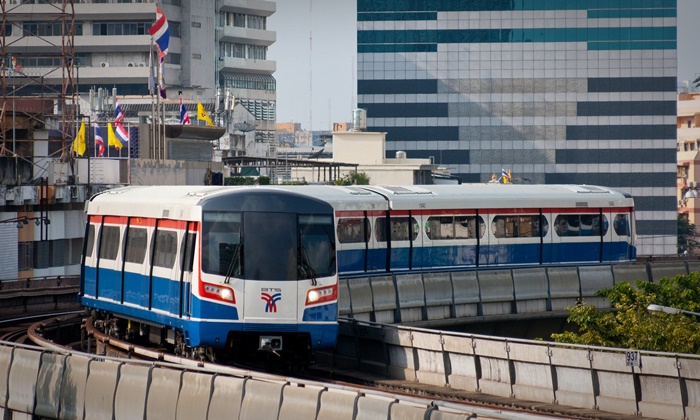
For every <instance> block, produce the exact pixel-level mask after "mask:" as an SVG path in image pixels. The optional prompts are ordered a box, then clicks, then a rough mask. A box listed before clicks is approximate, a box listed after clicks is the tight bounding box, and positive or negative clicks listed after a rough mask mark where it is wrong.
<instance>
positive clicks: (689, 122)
mask: <svg viewBox="0 0 700 420" xmlns="http://www.w3.org/2000/svg"><path fill="white" fill-rule="evenodd" d="M690 124H691V121H690V120H688V128H690Z"/></svg>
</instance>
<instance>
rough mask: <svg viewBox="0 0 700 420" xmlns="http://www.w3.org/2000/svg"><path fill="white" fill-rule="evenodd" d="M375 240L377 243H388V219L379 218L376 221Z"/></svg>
mask: <svg viewBox="0 0 700 420" xmlns="http://www.w3.org/2000/svg"><path fill="white" fill-rule="evenodd" d="M374 239H376V241H377V242H386V217H378V218H377V220H375V221H374Z"/></svg>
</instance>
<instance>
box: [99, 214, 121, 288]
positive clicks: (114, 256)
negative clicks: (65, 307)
mask: <svg viewBox="0 0 700 420" xmlns="http://www.w3.org/2000/svg"><path fill="white" fill-rule="evenodd" d="M125 221H126V218H123V217H116V216H105V217H104V218H103V219H102V226H101V227H100V233H99V235H98V238H99V244H98V246H97V254H98V262H97V275H96V279H97V295H96V297H98V298H100V299H108V300H113V301H115V302H121V291H122V263H121V258H122V257H121V252H120V251H121V248H122V246H121V245H122V229H123V228H124V224H125V223H124V222H125Z"/></svg>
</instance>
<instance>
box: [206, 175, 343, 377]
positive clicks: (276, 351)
mask: <svg viewBox="0 0 700 420" xmlns="http://www.w3.org/2000/svg"><path fill="white" fill-rule="evenodd" d="M200 205H201V209H202V235H201V249H200V252H201V253H200V255H201V258H200V261H201V270H200V271H201V275H200V282H199V287H198V288H195V290H194V291H193V308H192V313H193V317H197V318H199V319H200V320H201V322H199V323H198V324H197V328H198V329H199V331H197V332H198V333H199V336H200V337H199V340H197V341H199V342H200V343H201V344H200V345H202V346H205V347H217V346H219V345H220V344H221V343H225V346H224V351H228V352H230V353H231V355H232V356H233V357H234V358H235V359H239V360H240V359H241V358H245V357H246V356H250V355H256V356H259V355H260V354H261V352H262V353H263V354H267V355H270V356H271V358H272V360H275V359H278V357H279V359H280V360H282V361H284V362H285V363H287V364H295V365H305V364H308V363H309V362H310V361H311V360H310V357H311V352H312V350H317V349H328V348H332V347H334V346H335V342H336V336H337V332H338V324H337V317H338V275H337V269H336V250H335V234H334V225H333V208H332V207H331V206H330V205H329V204H328V203H326V202H323V201H321V200H318V199H315V198H312V197H309V196H306V195H303V194H302V190H301V189H300V190H298V192H293V191H283V190H279V189H255V188H252V189H243V190H237V191H234V192H231V193H226V194H217V195H213V196H212V197H208V198H205V199H203V200H202V201H201V202H200ZM234 319H235V320H237V322H232V321H233V320H234ZM193 333H194V331H193Z"/></svg>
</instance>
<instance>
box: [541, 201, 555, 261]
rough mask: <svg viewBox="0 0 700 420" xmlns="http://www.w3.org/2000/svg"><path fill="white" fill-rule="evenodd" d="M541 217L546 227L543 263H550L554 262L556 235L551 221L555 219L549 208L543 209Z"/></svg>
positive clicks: (543, 237) (543, 243)
mask: <svg viewBox="0 0 700 420" xmlns="http://www.w3.org/2000/svg"><path fill="white" fill-rule="evenodd" d="M540 217H541V219H542V222H541V223H542V226H543V228H544V231H543V236H542V242H541V244H542V247H541V252H542V264H550V263H551V262H552V240H553V239H552V238H553V237H554V230H553V229H552V228H551V221H552V220H554V219H552V213H551V212H550V211H547V210H543V211H542V213H541V216H540Z"/></svg>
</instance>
